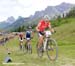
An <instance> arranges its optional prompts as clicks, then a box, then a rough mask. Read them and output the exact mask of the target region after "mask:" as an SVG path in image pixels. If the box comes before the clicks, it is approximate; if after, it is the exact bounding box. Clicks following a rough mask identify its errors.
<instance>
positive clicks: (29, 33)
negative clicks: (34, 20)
mask: <svg viewBox="0 0 75 66" xmlns="http://www.w3.org/2000/svg"><path fill="white" fill-rule="evenodd" d="M25 38H26V42H25V46H26V44H28V43H29V44H31V38H33V31H32V27H31V26H29V27H28V29H27V31H26V33H25Z"/></svg>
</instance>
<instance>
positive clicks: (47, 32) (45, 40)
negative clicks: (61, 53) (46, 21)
mask: <svg viewBox="0 0 75 66" xmlns="http://www.w3.org/2000/svg"><path fill="white" fill-rule="evenodd" d="M50 35H52V34H51V32H50V31H45V39H44V41H43V49H44V51H46V47H47V41H48V39H49V38H50Z"/></svg>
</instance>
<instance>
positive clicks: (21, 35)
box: [19, 32, 23, 49]
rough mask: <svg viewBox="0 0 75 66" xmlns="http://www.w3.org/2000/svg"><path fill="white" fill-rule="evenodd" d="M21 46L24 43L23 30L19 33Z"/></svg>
mask: <svg viewBox="0 0 75 66" xmlns="http://www.w3.org/2000/svg"><path fill="white" fill-rule="evenodd" d="M19 42H20V43H19V46H20V49H22V44H23V33H22V32H20V33H19Z"/></svg>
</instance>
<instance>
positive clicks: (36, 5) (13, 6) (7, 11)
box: [0, 0, 75, 21]
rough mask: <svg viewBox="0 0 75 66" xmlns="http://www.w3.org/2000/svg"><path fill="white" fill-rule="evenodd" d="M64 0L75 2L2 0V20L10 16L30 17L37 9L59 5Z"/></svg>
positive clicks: (0, 14) (0, 12)
mask: <svg viewBox="0 0 75 66" xmlns="http://www.w3.org/2000/svg"><path fill="white" fill-rule="evenodd" d="M62 2H67V3H73V4H75V0H0V21H3V20H6V19H7V18H8V17H10V16H14V17H15V18H17V17H18V16H23V17H28V16H30V15H33V14H34V13H35V11H38V10H39V11H40V10H44V9H45V8H46V7H47V6H55V5H59V4H60V3H62Z"/></svg>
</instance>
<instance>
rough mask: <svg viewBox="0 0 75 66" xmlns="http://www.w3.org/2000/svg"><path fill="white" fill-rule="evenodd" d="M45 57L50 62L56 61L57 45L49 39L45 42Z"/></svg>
mask: <svg viewBox="0 0 75 66" xmlns="http://www.w3.org/2000/svg"><path fill="white" fill-rule="evenodd" d="M46 49H47V51H46V52H47V56H48V58H49V59H50V60H56V59H57V57H58V47H57V43H56V41H55V40H54V39H51V38H50V39H49V40H48V41H47V47H46Z"/></svg>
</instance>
